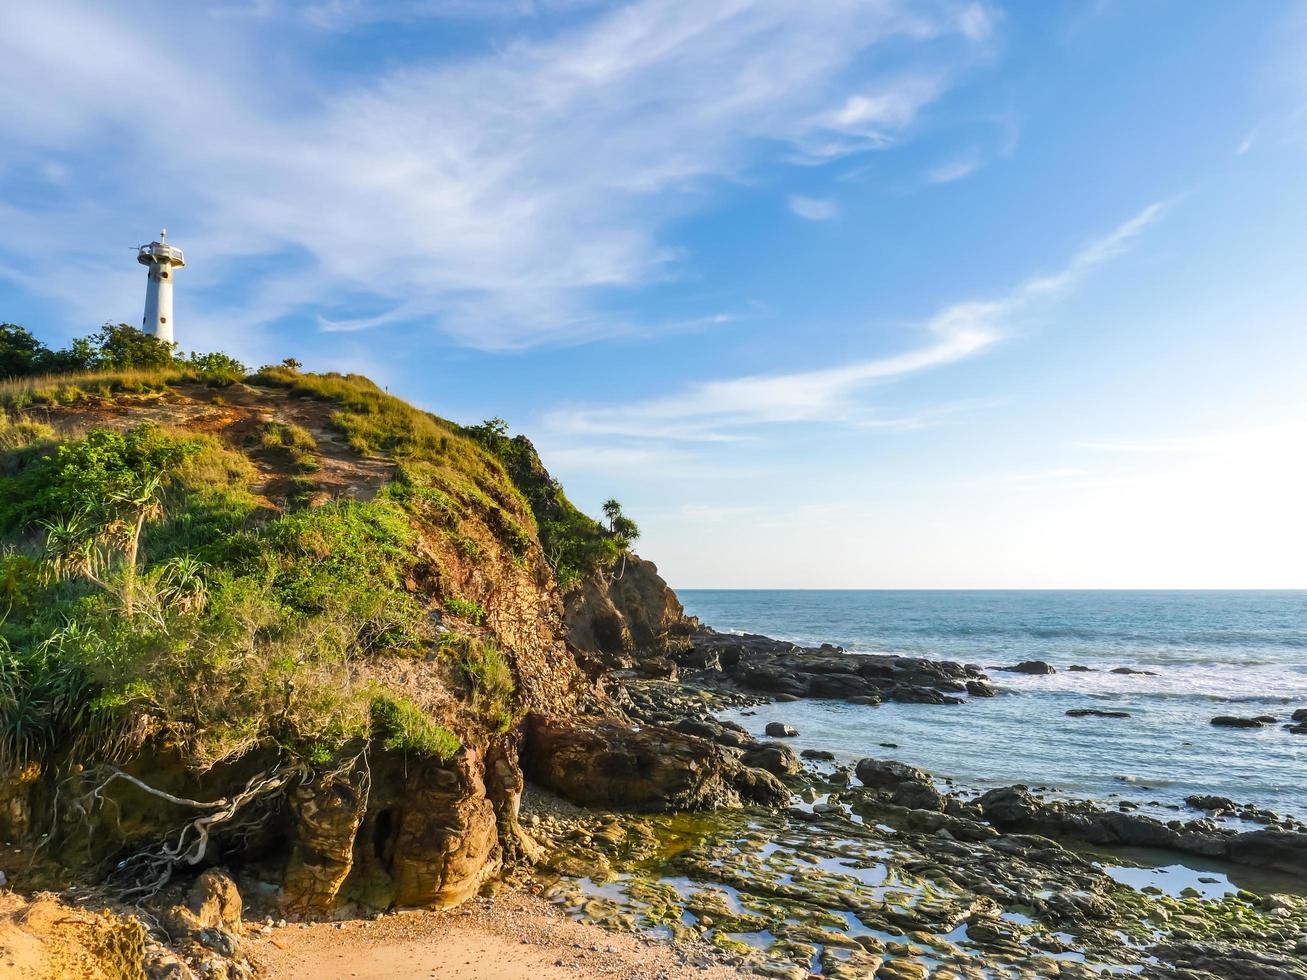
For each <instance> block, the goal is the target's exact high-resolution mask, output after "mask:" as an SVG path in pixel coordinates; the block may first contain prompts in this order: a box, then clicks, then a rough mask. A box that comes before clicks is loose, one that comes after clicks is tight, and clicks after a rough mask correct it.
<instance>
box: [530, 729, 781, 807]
mask: <svg viewBox="0 0 1307 980" xmlns="http://www.w3.org/2000/svg"><path fill="white" fill-rule="evenodd" d="M526 732H527V734H526V742H525V744H524V745H523V750H522V765H523V769H524V770H525V771H526V774H527V775H528V776H529V777H530V778H531V779H533V780H535V781H536V782H537V783H540V784H541V785H542V786H546V787H548V788H549V789H552V790H554V791H555V792H557V793H559V794H561V795H562V796H565V797H567V798H568V799H570V800H573V801H574V802H577V803H584V804H589V805H598V806H629V807H635V808H638V809H645V810H702V809H711V808H713V807H716V806H735V805H738V804H739V802H740V799H739V793H738V791H737V790H736V787H735V780H736V777H737V776H738V775H739V771H740V764H739V763H738V762H737V761H736V760H735V759H734V758H732V757H731V756H730V755H728V753H727V751H726V750H725V749H723V748H721V747H720V746H717V745H714V744H713V743H711V742H708V741H705V740H704V739H701V738H696V737H695V736H693V735H686V734H684V733H682V732H678V731H674V730H672V729H669V728H662V727H659V726H654V725H649V726H645V727H642V728H634V727H631V726H627V725H623V724H621V723H619V722H616V721H613V720H611V719H607V718H566V717H557V716H546V715H535V714H533V715H530V716H528V719H527V725H526ZM787 751H788V750H787ZM791 754H792V753H791ZM795 765H796V766H797V765H798V760H797V759H796V760H795Z"/></svg>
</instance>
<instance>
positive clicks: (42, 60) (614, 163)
mask: <svg viewBox="0 0 1307 980" xmlns="http://www.w3.org/2000/svg"><path fill="white" fill-rule="evenodd" d="M508 6H509V7H512V6H513V5H512V4H509V5H508ZM402 8H403V11H404V12H405V13H406V15H414V16H416V15H419V14H422V13H435V14H440V13H457V12H460V11H465V10H466V8H467V5H466V4H460V3H457V2H454V3H443V4H442V3H438V2H437V3H432V4H423V3H406V4H403V5H402ZM289 9H291V8H288V7H287V6H285V5H283V4H279V3H278V2H276V0H259V2H255V3H253V4H245V5H242V4H233V5H229V6H228V7H227V8H223V11H224V13H225V14H226V16H218V15H216V14H215V13H214V9H213V8H208V7H205V6H204V5H195V6H189V5H188V6H186V7H183V8H179V9H178V10H177V11H175V13H176V16H175V17H170V18H169V19H166V20H164V19H160V20H156V21H150V20H145V21H142V19H141V18H140V17H139V16H137V15H136V14H134V13H131V12H128V11H126V10H122V11H119V10H118V8H115V7H105V6H103V5H100V4H94V3H91V2H89V0H82V2H77V0H50V2H48V3H46V4H43V5H41V6H40V7H39V8H38V7H36V6H33V5H27V6H23V5H17V6H13V7H12V9H6V12H5V22H6V23H5V30H4V31H3V32H0V86H2V87H3V88H4V90H5V91H9V92H22V93H23V96H22V98H14V99H7V100H5V101H4V102H3V104H2V105H0V139H3V140H4V141H5V142H6V148H7V150H9V151H11V157H12V158H13V159H17V160H22V159H24V158H26V157H28V156H34V157H35V156H39V157H40V158H42V159H45V160H47V161H54V162H56V163H62V164H64V165H70V164H71V165H75V166H80V167H83V168H85V167H87V166H91V165H93V166H94V179H87V180H79V181H70V182H69V185H70V188H71V189H69V190H66V191H64V192H61V198H60V201H61V204H60V206H59V207H57V208H56V207H51V206H45V207H42V206H40V205H33V204H24V206H23V212H22V215H21V216H22V217H23V218H24V219H27V220H25V221H24V223H25V224H26V225H27V226H29V227H31V228H33V229H34V230H35V231H36V233H37V237H36V238H33V239H27V240H25V241H24V242H22V243H21V244H22V246H23V247H22V248H19V247H17V243H15V242H14V239H13V238H9V239H8V240H7V241H6V242H5V243H0V263H3V264H4V265H6V266H7V267H9V268H10V269H11V271H12V272H13V273H14V274H16V275H21V274H22V273H23V272H24V271H34V270H35V269H36V267H37V266H43V265H44V263H45V260H44V259H42V258H38V257H37V256H38V255H39V254H41V249H45V250H46V251H48V252H57V253H58V254H60V255H61V256H62V257H63V259H64V260H65V261H63V262H62V266H63V268H64V269H65V275H64V276H63V277H61V279H60V280H59V282H58V284H57V293H56V295H58V296H59V297H60V298H64V297H67V296H70V295H79V296H96V297H97V300H99V296H100V295H103V294H102V293H100V292H99V291H100V290H102V289H104V288H105V282H104V280H103V279H102V278H100V277H99V275H98V273H97V274H96V275H95V276H82V273H80V272H79V270H81V269H84V268H86V267H88V266H90V265H93V264H94V262H93V259H94V257H95V256H96V255H105V254H109V253H108V252H107V250H108V249H110V248H111V247H112V246H111V245H110V243H112V242H122V243H124V244H135V243H136V241H137V239H139V238H140V237H141V236H142V235H148V234H150V233H151V232H152V231H153V229H154V228H155V227H157V226H158V224H159V223H161V222H166V223H167V224H168V225H169V227H170V228H171V229H172V231H173V234H174V237H175V238H176V240H177V241H178V242H179V244H182V245H183V246H185V247H186V248H187V250H188V258H189V259H190V261H191V264H190V265H189V266H188V268H187V277H188V281H189V282H191V283H192V284H193V286H195V287H199V286H201V285H214V284H218V283H225V284H227V285H231V284H232V283H234V282H235V281H237V277H239V281H240V282H241V284H242V287H241V288H242V291H243V292H246V293H247V294H248V295H246V296H244V297H243V301H242V304H241V306H240V309H239V311H238V312H239V313H240V315H241V316H242V317H244V318H246V319H245V324H246V327H247V329H250V330H255V329H257V328H258V327H259V325H260V324H262V323H267V322H269V321H272V320H275V319H276V318H278V317H281V316H284V315H287V314H288V313H292V312H300V313H308V314H310V315H322V316H324V319H325V323H324V326H326V327H327V328H328V329H330V328H332V326H333V323H334V326H335V328H336V329H363V328H366V327H367V326H368V325H369V323H371V324H372V325H381V324H384V323H387V322H391V321H393V320H395V319H397V318H399V317H400V316H402V315H404V316H408V317H410V318H411V319H413V320H415V321H417V320H425V321H427V322H430V323H433V324H436V325H437V326H438V327H439V328H440V329H443V330H444V331H445V332H447V333H449V334H451V335H453V336H455V337H457V338H459V339H461V340H463V341H465V342H466V343H469V344H473V345H476V346H480V347H484V348H503V347H516V346H523V345H528V344H535V343H541V342H551V341H574V340H577V339H585V338H589V337H594V336H600V335H608V334H611V333H613V332H618V331H622V330H626V329H629V327H630V325H629V324H628V323H627V322H625V320H624V319H623V318H622V317H620V316H616V315H614V314H613V313H612V312H611V310H610V308H609V307H607V306H606V305H605V303H606V302H607V301H609V298H610V297H611V296H612V295H613V293H612V291H613V289H614V288H617V289H622V288H627V287H635V286H641V285H646V284H648V283H651V282H656V281H660V280H664V279H666V278H668V277H669V276H673V275H676V274H677V272H678V269H679V268H680V266H679V263H680V262H681V261H683V259H684V256H683V255H681V254H680V253H678V252H676V251H675V250H673V249H671V248H669V247H668V245H667V244H666V243H665V242H664V241H663V240H662V238H661V233H662V230H663V228H664V227H665V226H666V225H667V223H668V222H670V221H672V220H674V219H676V218H678V217H680V216H681V215H683V214H684V213H686V212H687V211H689V210H691V209H693V208H695V207H699V206H701V205H702V203H703V201H704V200H705V195H704V194H703V193H702V191H703V189H704V187H705V185H706V184H708V183H710V182H712V181H714V180H719V179H733V178H735V177H737V176H740V175H741V174H743V173H744V172H745V171H746V170H747V169H748V168H749V167H750V166H752V165H753V164H754V163H755V162H757V160H758V159H759V154H760V153H762V152H769V153H772V154H778V155H780V156H785V155H787V154H792V155H797V156H798V157H800V158H802V159H804V160H806V161H808V162H819V161H820V160H825V159H831V158H833V157H836V156H841V155H845V154H849V153H856V152H863V151H868V150H873V149H876V148H879V147H883V146H885V145H888V144H890V143H892V142H893V141H894V140H896V139H898V138H900V137H901V136H902V135H903V134H904V132H905V131H906V130H907V129H908V127H909V126H910V125H911V123H912V121H913V120H914V118H915V117H916V115H917V113H919V112H920V111H921V109H922V108H923V107H924V106H926V105H928V104H929V103H930V102H931V101H933V100H934V99H936V98H938V97H939V95H940V94H941V93H942V92H943V91H944V90H945V89H946V88H947V86H948V84H949V82H950V80H951V77H952V73H955V72H956V71H957V70H959V69H960V68H961V67H964V66H965V65H966V64H967V63H968V60H969V59H968V53H973V54H974V53H975V52H976V51H977V50H978V49H979V47H980V46H982V45H983V43H984V40H985V37H986V36H987V29H985V28H984V27H983V25H984V24H986V23H987V20H986V18H985V16H984V9H983V8H982V7H979V6H975V5H967V6H961V7H959V6H957V5H956V4H953V3H950V2H947V0H937V2H930V3H919V4H911V5H907V4H899V3H894V2H883V3H860V2H853V0H835V2H831V3H824V4H819V5H806V4H794V3H791V2H790V0H724V2H720V3H710V4H705V3H701V2H698V0H639V2H635V3H631V4H627V5H624V6H622V7H619V8H617V9H613V10H604V11H601V12H595V11H592V10H585V9H583V10H581V12H580V13H576V12H573V13H570V14H569V15H568V16H567V17H565V18H563V19H562V20H561V21H559V22H558V23H557V24H556V25H555V24H554V23H553V22H551V23H550V26H551V27H552V28H554V29H551V30H549V31H547V32H544V31H537V32H536V34H535V36H515V35H522V33H523V31H525V30H526V29H527V27H529V26H530V25H532V24H535V23H538V22H539V17H537V16H536V12H537V11H539V10H545V11H546V12H547V11H548V10H549V9H552V5H545V6H543V7H541V6H537V5H534V4H533V5H531V6H530V8H529V10H528V11H527V12H529V13H531V14H532V16H529V17H526V18H523V19H521V20H520V21H519V20H517V19H514V18H513V17H511V16H506V18H505V19H504V20H503V21H502V22H500V23H501V28H500V29H501V30H502V31H505V32H508V37H507V39H506V40H504V41H502V43H500V44H498V45H497V46H496V47H495V48H493V49H491V50H490V51H488V52H486V53H482V54H475V55H465V56H460V57H457V58H452V57H450V58H445V59H443V60H426V61H418V62H409V63H394V62H386V63H384V64H383V66H381V67H378V68H376V69H375V70H369V71H359V72H358V73H357V74H354V75H351V74H350V73H349V72H348V71H347V70H346V71H332V72H329V73H324V72H320V71H315V70H314V66H313V57H314V55H315V52H314V50H313V44H315V43H316V41H315V39H316V38H319V37H320V36H321V34H320V32H317V31H306V30H305V29H304V28H303V27H302V25H301V26H297V25H296V22H295V21H294V19H293V18H292V19H289V20H283V21H279V26H280V28H281V29H278V30H269V29H268V25H267V23H266V18H267V17H268V16H282V15H286V12H287V10H289ZM313 9H315V10H316V11H317V12H318V14H317V16H318V17H319V19H320V20H321V21H322V22H323V23H324V24H325V23H328V22H332V23H335V22H336V21H348V20H349V19H350V17H352V16H362V15H363V14H364V13H366V8H365V7H364V6H361V5H360V4H358V3H355V2H353V0H335V2H328V3H325V4H324V3H319V4H316V5H314V8H313ZM524 9H527V8H524ZM234 10H235V11H245V12H246V13H250V12H252V13H254V14H256V15H257V16H253V17H251V16H230V14H231V13H232V12H233V11H234ZM510 14H511V11H510ZM52 24H57V25H59V28H58V30H54V29H52V28H51V25H52ZM944 41H947V42H948V43H950V44H952V45H953V46H954V52H955V57H953V58H951V59H950V63H951V64H953V65H954V66H955V67H954V68H951V69H950V70H949V71H947V72H946V71H944V70H942V69H939V68H938V67H933V68H932V69H931V71H929V72H926V71H924V70H922V71H915V70H913V69H912V64H913V62H914V61H915V60H917V59H916V58H915V57H914V52H915V51H917V50H918V46H919V47H920V50H921V51H923V52H924V51H925V47H924V46H925V45H927V44H929V45H930V46H931V55H930V58H931V59H932V60H934V61H938V58H937V55H938V53H939V48H938V45H939V44H940V43H941V42H944ZM890 45H893V46H894V48H895V59H896V61H895V63H896V64H897V65H900V66H902V68H903V74H902V75H901V76H899V77H895V78H888V79H882V80H880V81H869V80H868V79H867V78H866V77H865V76H866V71H865V70H864V69H860V68H855V65H859V66H865V64H866V63H867V58H868V55H869V54H871V53H872V52H875V51H877V50H879V49H881V48H882V47H887V46H890ZM180 52H185V57H182V56H181V55H180ZM923 57H924V55H923ZM365 67H370V66H365ZM143 76H148V77H149V78H152V79H164V80H166V83H164V84H149V85H146V84H142V77H143ZM33 78H39V79H41V80H42V81H41V84H40V85H32V84H31V83H30V80H31V79H33ZM787 147H788V148H789V149H786V148H787ZM768 148H770V149H768ZM92 162H93V163H92ZM74 172H81V171H74ZM147 174H148V175H149V179H145V177H144V176H143V175H147ZM2 177H3V174H2V173H0V178H2ZM0 186H3V185H0ZM111 257H112V259H113V260H114V264H113V266H112V267H113V268H118V267H119V266H121V265H122V264H124V263H122V262H121V261H119V257H118V256H117V254H116V253H113V254H112V256H111ZM68 259H72V260H74V261H71V262H70V261H67V260H68ZM83 259H85V260H87V261H83ZM105 268H106V270H107V269H108V268H109V266H105ZM123 275H124V276H126V274H125V273H124V274H123ZM273 276H276V277H283V278H287V279H290V280H293V281H294V282H295V285H296V287H297V289H296V290H295V291H294V292H292V291H290V290H285V289H278V288H276V287H266V288H261V287H258V286H252V285H251V281H252V280H257V279H259V278H260V277H262V278H265V279H266V278H270V277H273ZM79 277H81V278H80V281H79ZM38 281H39V280H38ZM137 285H139V284H137V283H135V282H134V280H133V281H132V293H133V294H134V293H135V292H136V291H137V290H136V286H137ZM52 288H54V287H53V286H52ZM223 295H226V296H230V295H231V291H230V290H227V291H224V292H223ZM189 296H190V302H193V303H194V302H198V300H199V296H200V292H199V290H198V289H196V290H194V291H193V292H192V293H190V294H189ZM261 298H263V299H262V300H261ZM99 301H100V302H103V300H99ZM224 305H225V304H224V303H223V302H222V301H220V300H213V301H211V303H210V306H209V307H207V308H206V309H204V310H201V311H199V312H198V313H195V314H193V315H192V319H193V320H194V321H196V322H199V321H211V322H216V321H217V320H218V319H219V317H220V315H221V314H224V313H226V312H227V310H226V309H224ZM134 306H135V302H134V301H133V303H132V307H131V308H132V309H133V315H134ZM342 307H344V308H350V309H359V308H363V309H367V310H369V311H370V315H369V316H366V317H360V318H357V319H346V320H344V321H341V320H340V318H339V317H338V316H335V315H332V311H334V310H336V309H339V308H342ZM183 309H184V307H183ZM179 315H181V314H179ZM215 339H218V338H215Z"/></svg>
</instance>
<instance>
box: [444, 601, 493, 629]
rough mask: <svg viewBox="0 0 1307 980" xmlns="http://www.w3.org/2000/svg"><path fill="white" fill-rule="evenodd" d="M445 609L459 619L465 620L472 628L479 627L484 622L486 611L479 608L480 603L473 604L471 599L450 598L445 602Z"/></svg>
mask: <svg viewBox="0 0 1307 980" xmlns="http://www.w3.org/2000/svg"><path fill="white" fill-rule="evenodd" d="M445 608H446V609H448V610H449V611H450V612H451V613H452V614H453V615H455V616H458V617H459V618H460V619H466V620H467V621H468V622H469V623H471V624H472V625H473V626H480V625H481V624H482V623H483V622H485V618H486V611H485V610H484V609H482V608H481V603H479V602H473V601H472V600H471V599H459V598H455V597H451V598H449V599H446V600H445Z"/></svg>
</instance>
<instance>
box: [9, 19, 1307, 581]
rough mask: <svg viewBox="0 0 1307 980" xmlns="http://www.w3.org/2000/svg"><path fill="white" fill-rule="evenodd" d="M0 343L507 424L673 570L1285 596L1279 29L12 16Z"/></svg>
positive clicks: (1298, 52) (1293, 516)
mask: <svg viewBox="0 0 1307 980" xmlns="http://www.w3.org/2000/svg"><path fill="white" fill-rule="evenodd" d="M0 86H3V90H4V91H5V92H6V93H7V97H6V98H5V99H4V100H3V101H2V102H0V228H3V230H4V233H3V234H2V235H0V319H5V320H11V321H16V322H20V323H24V324H26V325H27V326H28V327H30V328H31V329H33V330H34V331H35V332H37V333H38V334H39V335H41V336H42V337H44V338H46V339H47V340H49V341H50V342H52V343H57V342H63V341H64V340H66V339H67V338H68V337H71V336H75V335H79V334H85V333H88V332H90V331H91V330H92V329H94V328H95V327H96V326H97V325H98V324H100V323H102V322H104V321H106V320H114V321H119V320H122V321H126V322H131V323H135V322H138V321H139V319H140V309H141V304H142V301H143V292H144V275H143V273H142V271H141V270H140V268H139V267H138V266H137V265H136V263H135V261H134V257H133V256H132V254H131V252H130V249H131V248H132V247H134V246H136V245H138V244H140V243H142V242H145V241H148V240H149V239H150V238H152V237H154V234H155V232H156V230H157V229H158V228H159V226H160V225H165V224H166V225H167V227H168V229H169V236H170V239H171V240H172V241H174V242H175V243H176V244H178V245H180V246H181V247H183V248H185V249H186V252H187V259H188V263H189V264H188V266H187V268H186V269H185V270H184V271H183V272H182V273H181V274H180V276H179V278H178V281H177V297H176V317H177V335H178V339H179V340H180V342H181V344H182V346H183V347H184V348H186V349H192V348H193V349H198V350H208V349H224V350H227V351H229V352H231V353H233V354H236V355H238V356H240V357H241V358H242V359H243V360H246V361H247V362H249V363H251V364H258V363H263V362H265V361H272V360H279V359H280V358H282V357H284V356H287V355H294V356H296V357H298V358H300V359H301V360H302V361H304V362H305V363H306V365H307V366H309V367H311V368H315V369H320V370H326V369H334V370H353V371H360V372H363V373H366V374H368V375H369V376H371V377H373V378H375V379H376V380H378V381H379V382H381V383H383V384H385V385H387V386H388V387H389V388H390V390H391V391H394V392H396V393H397V394H400V395H403V396H404V397H406V398H408V399H410V400H412V401H414V402H416V403H418V404H420V405H423V406H424V407H427V408H429V409H431V410H432V411H436V412H438V413H440V414H442V415H445V416H448V417H451V418H454V419H457V420H460V421H476V420H480V419H482V418H485V417H488V416H493V415H498V416H502V417H504V418H506V419H507V420H508V421H509V422H510V423H511V425H512V426H513V428H514V429H515V430H516V431H522V432H526V433H527V434H528V435H530V436H531V437H532V438H533V439H534V440H535V442H536V443H537V445H538V447H539V448H540V450H541V453H542V455H543V456H544V459H545V462H546V464H547V465H549V467H550V468H551V470H553V471H554V472H555V473H556V474H557V475H558V476H560V477H561V478H562V479H563V481H564V483H565V485H566V486H567V487H568V490H569V492H570V493H571V495H572V496H573V498H574V499H575V500H576V501H577V502H578V503H579V504H581V505H582V506H583V507H586V508H588V509H590V510H591V511H592V512H593V511H596V510H597V505H598V503H599V501H601V500H602V499H604V498H605V497H607V496H609V495H615V496H617V497H618V498H619V499H621V500H622V501H623V502H624V504H625V505H626V507H627V510H628V511H629V512H630V513H631V514H632V515H633V516H634V517H636V518H637V519H638V520H639V521H640V523H641V525H642V527H643V529H644V537H643V539H642V541H641V545H640V550H641V551H642V553H644V554H646V555H647V556H649V557H651V558H653V559H654V560H655V561H657V562H658V563H659V565H660V567H661V568H662V570H663V571H664V573H665V574H666V575H667V577H668V579H669V580H670V581H671V582H672V584H673V585H675V586H679V587H692V586H718V587H750V586H759V587H762V586H775V587H851V588H852V587H1307V563H1304V562H1303V560H1302V555H1303V554H1305V553H1307V519H1305V518H1304V512H1303V504H1302V501H1303V499H1305V498H1307V464H1305V463H1304V453H1303V446H1304V445H1305V444H1307V394H1305V392H1307V384H1305V382H1307V329H1305V328H1307V322H1305V321H1307V261H1305V255H1307V234H1305V232H1304V229H1305V228H1307V179H1305V177H1307V6H1304V4H1302V3H1290V2H1280V3H1277V2H1273V0H1267V2H1265V3H1262V4H1258V5H1257V6H1256V16H1253V14H1252V11H1251V8H1250V7H1248V6H1246V5H1241V4H1218V3H1200V4H1194V3H1192V2H1180V0H1176V2H1166V0H1156V2H1151V3H1147V4H1141V3H1132V2H1125V0H1100V2H1089V0H1086V2H1075V3H1071V2H1067V3H1057V2H1049V3H1039V4H1034V3H1012V4H1000V3H986V2H942V0H941V2H933V0H924V2H914V3H893V2H873V0H864V2H845V0H829V2H822V3H818V4H796V3H792V2H790V0H774V2H769V0H713V2H706V0H693V2H691V0H664V2H636V3H630V4H622V5H615V4H603V3H595V2H588V0H537V2H518V0H503V2H500V0H478V2H473V0H396V2H391V3H382V2H363V0H324V2H318V3H315V2H299V3H293V2H290V0H228V2H214V3H194V4H186V5H177V6H174V7H173V8H170V9H169V11H168V15H167V16H161V17H157V18H155V17H152V16H150V15H149V14H148V12H147V11H145V10H144V9H143V8H140V7H126V6H119V5H106V4H99V3H91V2H83V3H77V2H69V0H52V2H49V3H45V4H42V5H40V6H39V9H38V7H37V6H36V5H31V4H27V5H17V4H10V5H6V7H5V9H4V10H3V11H0Z"/></svg>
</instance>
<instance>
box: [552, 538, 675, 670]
mask: <svg viewBox="0 0 1307 980" xmlns="http://www.w3.org/2000/svg"><path fill="white" fill-rule="evenodd" d="M565 621H566V624H567V638H568V641H569V643H571V645H572V646H573V647H575V648H576V649H577V650H580V651H582V652H583V653H585V654H588V655H590V656H594V657H597V658H599V659H600V660H601V661H602V662H604V663H606V664H608V665H610V666H617V667H629V666H632V665H633V664H635V663H637V662H641V661H647V660H650V659H654V658H665V657H668V656H671V655H673V654H676V653H679V652H681V651H683V650H686V649H688V648H689V647H690V636H691V634H692V633H693V632H694V630H695V628H696V627H697V626H698V621H697V620H696V619H694V617H692V616H686V614H685V609H684V607H683V606H682V605H681V602H680V600H679V599H677V597H676V593H675V592H673V591H672V590H671V588H670V587H669V586H668V585H667V582H666V581H664V580H663V577H662V576H661V575H659V574H658V566H657V565H655V564H654V563H653V562H651V561H648V560H646V559H643V558H640V557H639V556H637V555H628V556H627V557H626V558H625V559H623V560H622V562H620V563H619V564H618V565H617V566H616V567H615V568H613V569H611V570H605V571H603V572H600V573H597V574H593V575H590V576H588V577H587V578H586V579H584V580H583V581H582V582H581V583H580V584H579V585H578V587H577V588H575V589H574V590H573V591H572V592H571V593H569V595H568V596H567V600H566V611H565Z"/></svg>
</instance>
